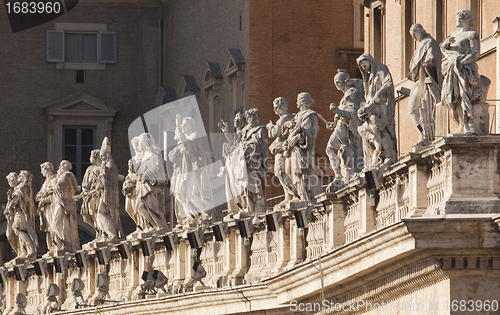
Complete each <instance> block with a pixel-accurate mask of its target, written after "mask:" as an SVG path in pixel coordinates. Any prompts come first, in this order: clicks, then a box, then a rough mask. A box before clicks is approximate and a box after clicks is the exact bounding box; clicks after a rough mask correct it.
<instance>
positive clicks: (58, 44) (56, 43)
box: [47, 30, 64, 62]
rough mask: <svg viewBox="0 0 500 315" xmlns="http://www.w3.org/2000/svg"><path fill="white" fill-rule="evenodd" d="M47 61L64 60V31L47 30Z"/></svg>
mask: <svg viewBox="0 0 500 315" xmlns="http://www.w3.org/2000/svg"><path fill="white" fill-rule="evenodd" d="M47 62H64V31H55V30H49V31H47Z"/></svg>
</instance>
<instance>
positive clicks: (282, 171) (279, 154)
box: [266, 97, 297, 207]
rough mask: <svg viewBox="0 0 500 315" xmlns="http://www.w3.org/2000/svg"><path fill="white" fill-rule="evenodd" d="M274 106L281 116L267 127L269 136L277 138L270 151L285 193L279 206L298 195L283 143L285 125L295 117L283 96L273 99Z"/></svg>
mask: <svg viewBox="0 0 500 315" xmlns="http://www.w3.org/2000/svg"><path fill="white" fill-rule="evenodd" d="M273 108H274V112H275V113H276V115H278V116H279V117H280V118H279V119H278V120H277V121H276V124H273V122H272V121H271V122H269V123H268V124H267V125H266V128H267V135H268V136H269V138H275V139H274V141H273V142H272V143H271V145H270V146H269V151H270V152H271V153H272V154H274V175H275V176H276V177H277V178H278V179H279V181H280V183H281V186H283V191H284V193H285V199H284V200H283V201H282V202H280V203H279V204H278V205H277V206H278V207H279V206H282V205H284V204H286V203H288V202H289V201H290V200H292V198H293V197H294V196H297V189H296V188H295V186H294V185H293V181H292V179H291V178H290V176H291V169H290V163H289V161H288V159H287V158H286V157H285V156H284V155H283V153H284V151H283V143H284V142H285V141H286V134H284V127H285V123H286V122H287V121H290V120H292V119H293V114H290V113H288V102H287V101H286V99H285V98H283V97H278V98H276V99H275V100H274V101H273Z"/></svg>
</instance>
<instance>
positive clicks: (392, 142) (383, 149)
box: [356, 54, 397, 177]
mask: <svg viewBox="0 0 500 315" xmlns="http://www.w3.org/2000/svg"><path fill="white" fill-rule="evenodd" d="M356 61H357V63H358V67H359V69H360V71H361V74H362V76H363V86H364V90H365V99H366V104H365V106H362V107H361V108H360V109H359V110H358V117H359V119H360V120H361V121H362V122H363V125H361V126H360V127H359V128H358V132H359V134H360V135H361V139H362V140H363V158H364V162H365V166H364V169H363V171H368V170H372V169H377V176H378V177H380V176H382V174H383V171H384V170H385V169H386V168H387V166H389V165H391V164H393V163H394V162H396V159H397V151H396V130H395V122H394V107H395V103H396V101H395V99H394V84H393V82H392V76H391V74H390V72H389V69H388V68H387V66H386V65H384V64H381V63H378V62H376V61H375V60H374V59H373V57H372V56H371V55H370V54H363V55H361V56H359V57H358V59H356Z"/></svg>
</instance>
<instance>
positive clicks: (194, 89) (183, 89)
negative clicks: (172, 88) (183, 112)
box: [179, 75, 200, 98]
mask: <svg viewBox="0 0 500 315" xmlns="http://www.w3.org/2000/svg"><path fill="white" fill-rule="evenodd" d="M199 92H200V86H199V85H198V82H197V81H196V77H195V76H194V75H183V76H182V80H181V84H180V85H179V98H183V97H186V96H188V95H196V96H198V94H199Z"/></svg>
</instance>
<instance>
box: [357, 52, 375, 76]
mask: <svg viewBox="0 0 500 315" xmlns="http://www.w3.org/2000/svg"><path fill="white" fill-rule="evenodd" d="M356 62H357V63H358V67H359V70H361V73H371V72H372V67H373V64H374V63H375V59H373V57H372V55H370V54H362V55H361V56H359V57H358V59H356Z"/></svg>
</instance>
